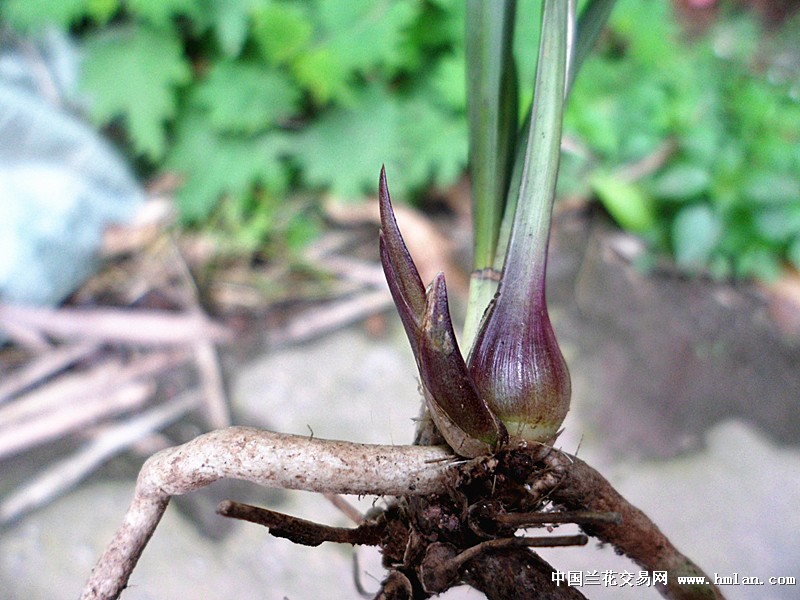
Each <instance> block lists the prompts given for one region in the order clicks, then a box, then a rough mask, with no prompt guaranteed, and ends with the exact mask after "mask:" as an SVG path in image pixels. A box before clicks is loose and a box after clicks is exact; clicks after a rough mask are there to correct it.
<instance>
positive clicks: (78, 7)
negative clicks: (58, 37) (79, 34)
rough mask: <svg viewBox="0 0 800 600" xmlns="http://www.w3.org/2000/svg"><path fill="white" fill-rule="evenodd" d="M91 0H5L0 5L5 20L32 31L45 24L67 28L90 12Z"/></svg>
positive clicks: (12, 25)
mask: <svg viewBox="0 0 800 600" xmlns="http://www.w3.org/2000/svg"><path fill="white" fill-rule="evenodd" d="M90 2H91V0H59V1H58V2H53V0H5V2H3V4H2V5H0V11H2V16H3V20H4V21H6V22H7V23H8V24H9V25H11V27H13V28H15V29H19V30H21V31H32V30H34V29H39V28H42V27H44V26H45V25H57V26H59V27H60V28H62V29H67V28H68V27H69V26H70V25H72V24H73V23H75V22H77V21H78V20H79V19H80V18H81V17H82V16H83V15H84V14H86V13H87V12H89V5H90Z"/></svg>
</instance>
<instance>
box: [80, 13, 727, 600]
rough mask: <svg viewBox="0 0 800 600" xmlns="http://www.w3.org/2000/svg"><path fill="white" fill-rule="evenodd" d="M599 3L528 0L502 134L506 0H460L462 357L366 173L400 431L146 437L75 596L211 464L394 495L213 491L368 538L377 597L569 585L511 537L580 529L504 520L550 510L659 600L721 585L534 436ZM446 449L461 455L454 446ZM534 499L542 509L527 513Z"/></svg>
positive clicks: (286, 527) (312, 527) (566, 383)
mask: <svg viewBox="0 0 800 600" xmlns="http://www.w3.org/2000/svg"><path fill="white" fill-rule="evenodd" d="M612 5H613V0H587V1H586V2H585V4H584V7H583V11H582V13H581V16H580V18H577V19H576V17H575V1H574V0H544V2H543V5H542V30H541V36H540V46H539V61H538V68H537V73H536V78H535V89H534V97H533V102H532V106H531V109H530V111H529V114H528V116H527V118H526V120H525V124H524V125H523V126H522V128H521V131H520V132H519V134H518V132H517V109H516V104H517V96H516V93H517V92H516V84H515V77H514V65H513V60H512V54H511V42H512V38H513V22H514V0H491V1H490V0H469V2H468V40H469V42H468V43H469V46H468V52H467V54H468V59H469V60H468V63H469V64H468V89H469V94H468V97H469V111H468V112H469V119H470V135H471V149H472V152H471V155H470V160H471V167H472V185H473V200H474V214H475V218H474V233H475V236H474V240H475V247H474V250H475V252H474V255H475V264H474V267H475V271H474V273H473V275H472V279H471V283H470V298H469V305H468V310H467V317H466V323H465V327H464V334H463V338H462V340H463V344H464V347H466V348H468V349H469V350H468V352H467V355H466V358H465V357H464V355H462V353H461V351H460V349H459V344H458V341H457V339H456V335H455V330H454V326H453V322H452V319H451V316H450V310H449V306H448V299H447V289H446V286H445V280H444V276H443V275H442V274H441V273H440V274H439V275H437V276H436V277H435V278H434V280H433V282H432V283H431V284H430V285H429V286H428V287H427V288H426V287H425V286H424V285H423V283H422V280H421V279H420V276H419V273H418V271H417V269H416V267H415V266H414V262H413V260H412V259H411V256H410V254H409V252H408V249H407V248H406V245H405V243H404V242H403V238H402V235H401V234H400V230H399V228H398V226H397V222H396V221H395V218H394V214H393V212H392V204H391V200H390V197H389V189H388V185H387V180H386V173H385V171H383V170H382V171H381V176H380V183H379V188H380V194H379V197H380V198H379V199H380V212H381V232H380V250H381V262H382V264H383V269H384V272H385V274H386V279H387V281H388V283H389V288H390V290H391V293H392V296H393V298H394V301H395V304H396V306H397V309H398V312H399V314H400V318H401V321H402V323H403V326H404V327H405V331H406V333H407V335H408V339H409V341H410V343H411V347H412V350H413V352H414V355H415V357H416V361H417V366H418V369H419V373H420V379H421V381H422V389H423V394H424V398H425V406H426V409H427V412H428V413H429V414H430V416H431V419H430V420H428V419H425V420H423V421H422V422H421V424H420V427H419V430H418V432H417V433H418V435H417V440H416V443H415V444H414V445H409V446H396V445H391V446H384V445H367V444H355V443H351V442H344V441H338V440H321V439H318V438H314V437H311V438H306V437H302V436H292V435H286V434H280V433H274V432H269V431H263V430H257V429H254V428H250V427H230V428H227V429H223V430H218V431H213V432H210V433H207V434H204V435H202V436H199V437H197V438H195V439H194V440H192V441H190V442H188V443H187V444H184V445H183V446H178V447H176V448H170V449H167V450H164V451H162V452H160V453H158V454H156V455H154V456H153V457H151V458H150V459H149V460H148V461H147V463H145V465H144V466H143V467H142V470H141V473H140V475H139V479H138V481H137V486H136V492H135V494H134V498H133V500H132V502H131V505H130V507H129V509H128V512H127V513H126V515H125V517H124V521H123V523H122V525H121V526H120V527H119V529H118V530H117V533H116V534H115V536H114V539H113V540H112V542H111V543H110V544H109V545H108V547H107V548H106V551H105V552H104V553H103V555H102V556H101V557H100V560H99V561H98V563H97V566H96V567H95V569H94V571H93V572H92V575H91V576H90V578H89V580H88V581H87V583H86V586H85V588H84V591H83V595H82V596H81V598H82V600H114V599H116V598H119V596H120V594H121V593H122V592H123V590H124V589H125V588H126V586H127V583H128V580H129V577H130V575H131V572H132V570H133V568H134V566H135V565H136V563H137V561H138V559H139V557H140V556H141V554H142V552H143V550H144V547H145V546H146V544H147V542H148V540H149V539H150V537H151V536H152V534H153V531H154V530H155V528H156V526H157V525H158V522H159V520H160V519H161V516H162V515H163V514H164V511H165V510H166V508H167V505H168V503H169V500H170V497H172V496H175V495H180V494H185V493H187V492H190V491H194V490H196V489H199V488H201V487H203V486H205V485H208V484H210V483H212V482H213V481H216V480H217V479H220V478H236V479H245V480H248V481H253V482H256V483H258V484H260V485H264V486H267V487H278V488H285V489H304V490H309V491H316V492H323V493H328V494H358V495H364V494H370V495H371V494H378V495H383V496H390V497H394V500H390V501H389V503H388V504H387V507H386V508H385V509H377V510H374V511H371V512H370V513H369V514H368V515H364V516H363V517H362V516H360V515H358V516H357V517H356V521H357V522H358V525H357V526H356V527H355V528H350V529H348V528H340V527H328V526H326V525H322V524H318V523H314V522H311V521H306V520H304V519H298V518H296V517H292V516H290V515H285V514H281V513H277V512H275V511H272V510H269V509H266V508H260V507H255V506H250V505H246V504H241V503H238V502H234V501H230V500H226V501H224V502H223V503H221V504H220V505H219V507H218V509H217V511H218V513H219V514H221V515H224V516H226V517H231V518H236V519H242V520H246V521H250V522H253V523H257V524H260V525H264V526H266V527H268V528H269V530H270V533H271V534H272V535H274V536H276V537H285V538H288V539H290V540H292V541H294V542H295V543H298V544H303V545H309V546H316V545H318V544H320V543H322V542H325V541H335V542H339V543H347V544H366V545H375V546H379V547H380V549H381V552H382V553H383V557H384V565H385V566H386V567H387V575H386V577H385V578H384V580H383V581H382V582H381V587H380V590H379V591H378V593H377V595H376V596H375V598H376V599H380V600H418V599H422V598H428V597H431V596H432V595H435V594H439V593H441V592H444V591H446V590H447V589H449V588H451V587H453V586H455V585H459V584H460V583H466V584H468V585H471V586H473V587H474V588H476V589H478V590H480V591H483V592H484V593H486V595H487V597H488V598H490V599H491V600H507V599H508V598H543V597H548V598H569V599H575V598H584V596H583V594H582V593H581V592H580V591H579V590H578V589H577V588H576V587H573V586H569V585H559V583H560V582H561V581H563V580H561V579H558V578H557V575H558V573H557V572H556V571H555V570H554V569H553V568H552V567H551V566H550V565H549V564H548V563H547V562H546V561H544V560H543V559H542V558H541V557H539V556H538V555H537V554H536V553H535V552H531V551H530V549H531V548H535V547H542V546H564V545H583V544H586V543H587V542H588V537H587V536H586V535H583V534H580V535H575V536H543V537H528V536H519V535H517V532H518V530H519V529H526V528H529V527H536V526H543V525H546V524H557V523H577V524H580V526H581V527H582V528H583V530H584V532H586V533H587V534H590V535H593V536H595V537H597V538H598V539H599V540H600V541H601V542H603V543H609V544H611V545H613V547H614V548H615V550H616V551H617V552H618V553H620V554H625V555H627V556H628V557H629V558H631V559H632V560H633V561H634V562H636V563H637V564H638V565H640V566H641V567H642V568H645V569H648V570H651V571H663V572H664V573H666V574H668V577H669V579H668V580H667V578H666V577H665V579H664V581H663V582H661V583H659V584H658V585H657V588H658V590H659V591H660V592H661V593H662V594H663V595H664V596H665V597H667V598H671V599H674V600H697V599H700V598H703V599H705V598H709V599H714V600H721V599H722V594H721V593H720V591H719V589H717V587H716V586H714V585H707V584H706V583H705V582H707V581H708V577H707V576H706V575H705V574H704V573H703V572H702V570H700V568H699V567H698V566H697V565H695V564H694V563H693V562H692V561H691V560H690V559H688V558H687V557H686V556H684V555H682V554H681V553H680V552H679V551H678V550H677V549H676V548H675V547H674V546H673V545H672V544H671V543H670V542H669V540H668V539H667V538H666V537H665V536H664V535H663V533H661V531H660V530H659V529H658V528H657V527H656V526H655V524H654V523H653V522H652V521H650V519H649V518H647V516H646V515H645V514H644V513H643V512H642V511H640V510H639V509H637V508H636V507H634V506H632V505H631V504H630V503H628V502H627V501H626V500H625V499H624V498H623V497H622V496H621V495H620V494H619V493H618V492H617V491H616V490H614V489H613V487H612V486H611V485H610V484H609V483H608V481H606V480H605V479H604V478H603V477H602V476H601V475H600V474H599V473H597V472H596V471H595V470H594V469H592V468H591V467H590V466H589V465H587V464H586V463H585V462H583V461H582V460H580V459H579V458H577V457H575V456H572V455H569V454H567V453H565V452H563V451H556V450H553V451H550V448H549V446H551V445H552V443H553V441H554V440H555V438H556V437H557V435H558V432H559V428H560V427H561V423H562V421H563V419H564V417H565V416H566V414H567V411H568V409H569V402H570V379H569V372H568V370H567V366H566V363H565V362H564V358H563V356H562V354H561V351H560V349H559V346H558V343H557V341H556V337H555V334H554V332H553V328H552V325H551V323H550V318H549V316H548V312H547V303H546V296H545V274H546V267H547V244H548V238H549V231H550V221H551V215H552V209H553V199H554V196H555V184H556V178H557V174H558V162H559V150H560V139H561V119H562V113H563V106H564V101H565V97H566V96H567V93H568V90H569V86H570V84H571V82H572V80H573V78H574V77H575V73H576V71H577V68H578V66H579V65H580V63H581V61H582V59H583V58H584V56H585V55H586V54H587V52H588V50H589V49H590V48H591V46H592V43H593V41H594V39H595V38H596V36H597V35H598V33H599V31H600V29H601V27H602V24H603V22H604V21H605V20H606V18H607V16H608V13H609V11H610V9H611V6H612ZM517 140H519V141H517ZM432 425H435V429H436V430H438V432H439V433H441V436H442V437H443V438H444V441H446V442H447V443H448V444H449V446H450V447H451V448H447V447H445V446H443V445H440V444H439V442H440V440H439V439H435V440H434V439H428V438H429V437H430V438H434V437H437V436H436V435H435V432H432V430H433V429H434V428H433V427H432ZM451 449H452V452H451ZM506 450H508V451H506ZM539 450H542V451H541V452H540V451H539ZM453 453H455V454H456V455H458V456H460V457H466V458H475V460H469V461H463V460H454V458H455V457H454V456H453ZM548 504H549V505H550V506H552V507H553V508H555V509H556V510H543V509H544V508H545V507H546V506H548ZM684 580H685V581H689V582H690V583H687V584H684ZM698 581H699V582H701V583H691V582H698Z"/></svg>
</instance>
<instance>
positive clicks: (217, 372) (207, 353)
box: [170, 236, 231, 429]
mask: <svg viewBox="0 0 800 600" xmlns="http://www.w3.org/2000/svg"><path fill="white" fill-rule="evenodd" d="M170 242H171V243H170V248H171V250H172V254H173V256H174V257H175V263H176V264H177V265H178V269H179V271H180V275H181V279H182V280H183V282H184V287H185V288H186V289H187V290H188V291H189V296H190V302H191V306H190V307H189V313H190V314H195V315H197V317H198V318H200V319H208V316H207V315H206V314H205V312H204V311H203V307H202V306H201V305H200V292H199V290H198V289H197V284H196V282H195V280H194V277H193V275H192V271H191V269H189V265H187V264H186V260H185V259H184V258H183V254H181V251H180V249H179V248H178V245H177V243H176V242H175V239H174V238H173V237H171V236H170ZM194 357H195V363H196V364H197V371H198V374H199V376H200V384H201V386H202V388H203V392H204V397H205V400H206V401H205V413H206V418H207V419H208V423H209V425H211V427H210V429H222V428H223V427H228V426H229V425H230V424H231V413H230V408H229V404H228V398H227V394H226V393H225V382H224V381H223V377H222V367H221V366H220V363H219V355H218V354H217V349H216V347H215V346H214V343H213V342H212V341H211V340H208V339H202V338H201V339H199V340H198V341H197V343H196V344H194Z"/></svg>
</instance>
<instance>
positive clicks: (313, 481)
mask: <svg viewBox="0 0 800 600" xmlns="http://www.w3.org/2000/svg"><path fill="white" fill-rule="evenodd" d="M449 458H451V455H450V453H449V451H448V450H447V449H446V448H444V447H438V446H380V445H371V444H355V443H352V442H342V441H336V440H321V439H312V438H306V437H300V436H294V435H287V434H281V433H272V432H269V431H262V430H258V429H254V428H250V427H229V428H228V429H223V430H219V431H212V432H211V433H207V434H205V435H202V436H200V437H198V438H195V439H194V440H192V441H191V442H189V443H187V444H184V445H182V446H178V447H176V448H170V449H167V450H163V451H161V452H159V453H158V454H155V455H153V456H152V457H151V458H150V459H149V460H148V461H147V462H146V463H145V464H144V466H143V467H142V470H141V472H140V473H139V478H138V480H137V483H136V491H135V494H134V498H133V501H132V502H131V505H130V508H129V509H128V512H127V513H126V514H125V518H124V520H123V523H122V525H121V527H120V528H119V529H118V530H117V533H116V534H115V536H114V539H113V540H112V542H111V543H110V544H109V546H108V547H107V548H106V550H105V552H104V553H103V555H102V556H101V558H100V560H99V562H98V563H97V565H96V566H95V568H94V570H93V571H92V575H91V576H90V578H89V581H88V582H87V583H86V586H85V588H84V590H83V594H82V595H81V600H101V599H102V600H112V599H116V598H119V595H120V594H121V593H122V590H123V589H125V586H126V585H127V582H128V578H129V577H130V575H131V572H132V571H133V568H134V567H135V566H136V562H137V561H138V560H139V557H140V556H141V554H142V551H143V550H144V547H145V546H146V545H147V542H148V541H149V540H150V537H151V536H152V535H153V532H154V531H155V528H156V526H157V525H158V523H159V521H160V520H161V517H162V515H163V514H164V511H165V510H166V508H167V504H168V503H169V498H170V496H173V495H180V494H185V493H187V492H191V491H194V490H197V489H200V488H202V487H204V486H206V485H209V484H211V483H213V482H214V481H216V480H218V479H221V478H224V477H227V478H233V479H244V480H247V481H252V482H254V483H257V484H260V485H263V486H265V487H271V488H285V489H299V490H307V491H315V492H329V493H334V494H360V495H367V494H370V495H371V494H386V495H394V496H403V495H410V494H431V493H434V492H439V493H441V492H444V491H445V489H446V485H445V479H446V474H447V473H448V469H447V461H448V459H449Z"/></svg>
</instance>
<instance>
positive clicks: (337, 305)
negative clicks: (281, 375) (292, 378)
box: [269, 289, 392, 344]
mask: <svg viewBox="0 0 800 600" xmlns="http://www.w3.org/2000/svg"><path fill="white" fill-rule="evenodd" d="M391 306H392V297H391V296H390V295H389V291H388V290H386V289H380V290H370V291H367V292H363V293H361V294H357V295H355V296H352V297H349V298H344V299H342V300H336V301H334V302H331V303H329V304H327V305H324V306H320V307H318V308H316V309H314V310H313V311H311V310H310V311H307V312H305V313H303V314H302V315H301V316H300V317H298V318H297V319H295V320H293V321H291V322H290V323H289V324H288V325H287V326H286V327H285V328H283V329H282V330H281V331H280V332H278V333H276V334H274V335H272V336H270V338H269V341H270V342H271V343H272V344H286V343H293V342H300V341H303V340H308V339H311V338H312V337H315V336H318V335H321V334H323V333H327V332H329V331H333V330H334V329H338V328H340V327H344V326H345V325H349V324H350V323H354V322H356V321H359V320H361V319H365V318H366V317H368V316H369V315H371V314H374V313H376V312H380V311H382V310H386V309H387V308H389V307H391Z"/></svg>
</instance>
